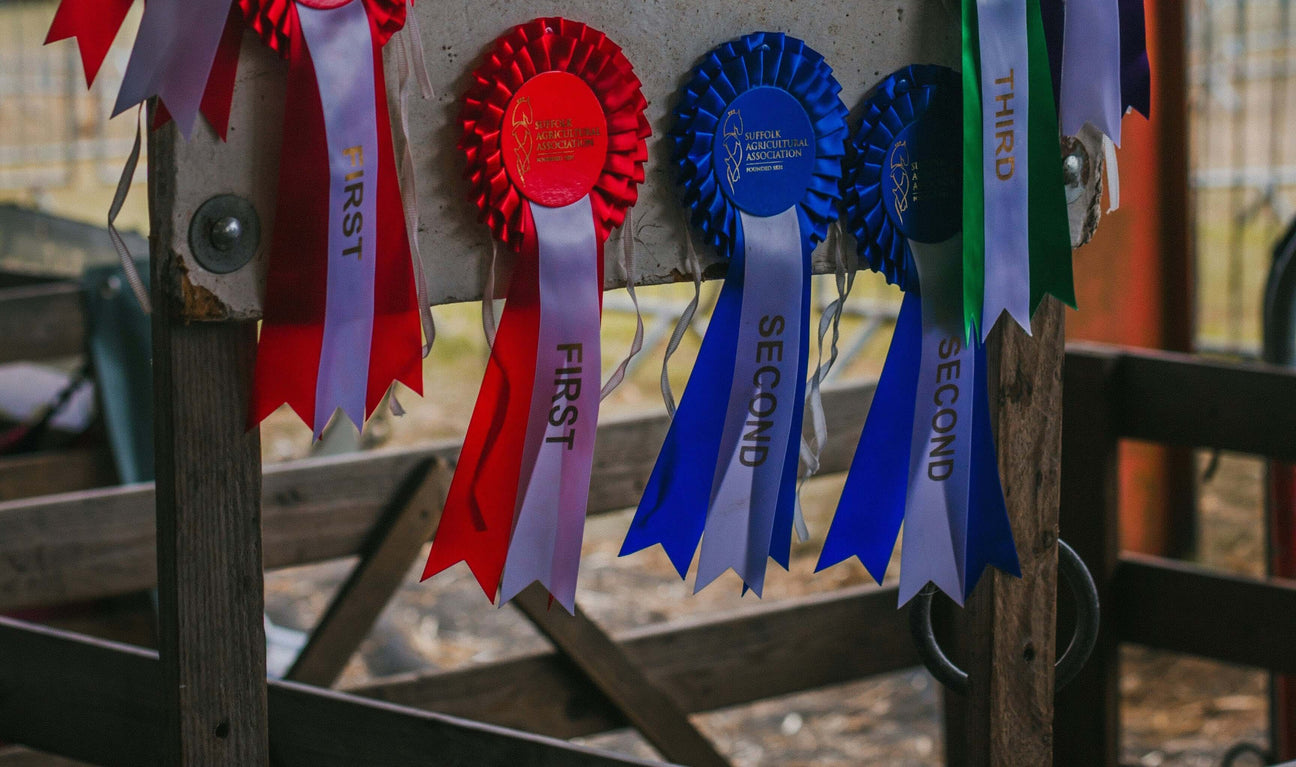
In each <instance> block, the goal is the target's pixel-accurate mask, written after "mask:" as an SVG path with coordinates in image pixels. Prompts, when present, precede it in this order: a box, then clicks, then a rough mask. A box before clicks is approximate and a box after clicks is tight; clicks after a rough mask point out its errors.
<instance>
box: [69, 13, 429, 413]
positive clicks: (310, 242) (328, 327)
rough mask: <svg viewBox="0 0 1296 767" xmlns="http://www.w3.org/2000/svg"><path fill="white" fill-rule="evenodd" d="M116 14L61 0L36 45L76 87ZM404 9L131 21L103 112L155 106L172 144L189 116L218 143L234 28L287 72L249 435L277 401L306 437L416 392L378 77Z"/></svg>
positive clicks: (408, 293) (117, 20)
mask: <svg viewBox="0 0 1296 767" xmlns="http://www.w3.org/2000/svg"><path fill="white" fill-rule="evenodd" d="M130 5H131V2H130V0H63V2H62V3H61V4H60V6H59V8H58V11H57V12H56V14H55V17H54V21H53V24H52V25H51V27H50V33H49V36H48V39H47V42H50V41H53V40H59V39H64V38H67V37H76V38H77V41H78V43H79V45H80V49H81V55H82V61H83V64H84V66H85V71H86V79H87V82H89V81H91V80H93V78H94V76H95V75H96V73H97V72H98V70H99V67H100V65H101V64H102V62H103V58H104V56H105V54H106V52H107V50H108V47H109V46H110V45H111V43H112V39H113V38H114V37H115V36H116V34H117V31H118V29H119V28H120V26H121V24H122V22H123V20H124V18H125V16H126V13H127V11H129V9H130ZM406 11H407V6H406V3H405V0H265V1H264V2H263V1H262V0H236V1H235V0H149V1H148V3H147V4H146V5H145V7H144V13H143V17H142V19H141V21H140V29H139V34H138V36H137V39H136V42H135V46H134V48H133V49H132V50H131V56H130V60H129V62H128V64H127V68H126V73H125V76H124V78H123V82H122V86H121V90H120V92H119V93H118V97H117V103H116V106H115V108H114V114H117V113H120V112H122V111H124V110H126V109H128V108H130V107H132V106H134V105H136V104H138V103H140V102H141V101H143V100H145V99H147V98H149V97H150V96H155V95H156V96H158V97H160V99H161V102H162V104H161V106H160V108H159V109H158V111H157V115H158V117H159V118H160V119H161V120H165V119H168V118H171V119H174V120H175V121H176V123H177V125H178V126H179V128H180V130H181V132H182V133H183V134H184V135H185V136H186V137H187V136H189V135H190V134H191V133H192V130H193V126H194V123H195V121H196V119H197V115H198V113H199V111H201V112H202V113H203V114H205V115H206V116H207V119H208V121H209V122H210V123H211V125H212V127H213V128H214V129H215V130H216V132H217V133H218V134H219V135H221V137H222V138H223V137H224V135H225V132H226V130H227V128H228V124H229V111H230V100H231V98H232V94H233V88H234V79H235V73H236V69H237V64H238V54H239V45H240V43H241V35H240V31H241V29H242V26H243V25H244V24H246V25H247V26H248V27H250V28H251V29H253V30H255V31H256V32H257V33H258V34H259V35H260V37H261V39H262V40H263V41H264V42H265V43H266V44H267V45H268V46H270V48H272V49H273V50H275V51H276V52H278V53H279V54H280V55H281V56H282V57H284V58H286V59H287V60H288V81H287V96H286V102H287V103H286V108H285V110H284V126H283V136H284V138H283V145H282V150H281V152H280V165H279V187H278V198H277V202H276V214H275V227H274V234H273V237H272V240H271V244H270V254H269V267H268V272H267V276H266V293H265V301H264V315H263V317H264V322H263V323H262V329H261V339H260V344H259V347H258V352H257V364H256V374H255V384H254V389H253V392H252V403H251V408H250V412H249V416H250V420H251V422H252V423H253V424H255V423H258V422H260V421H261V419H263V418H264V417H265V416H266V415H268V414H269V413H271V412H272V411H273V410H275V409H276V408H277V407H278V406H279V405H281V404H284V403H287V404H288V405H290V406H291V407H292V408H293V410H294V411H296V412H297V414H298V415H299V416H300V417H301V418H302V419H303V420H305V421H306V422H307V423H308V424H310V425H311V426H312V427H313V430H314V433H315V436H316V437H319V435H320V434H321V432H322V431H323V429H324V427H325V426H326V425H327V424H328V422H329V420H330V419H331V418H332V417H333V415H334V414H335V413H336V412H337V411H338V410H341V411H342V412H343V414H344V415H345V416H346V417H347V418H349V419H350V420H351V421H352V422H353V423H355V424H356V425H357V426H360V425H361V424H363V422H364V419H365V418H366V417H367V416H368V415H369V414H371V413H372V412H373V410H374V408H375V407H376V406H377V404H378V402H379V401H380V400H381V399H382V397H383V395H384V394H385V393H386V392H387V390H388V388H389V387H390V386H391V384H392V383H393V382H395V381H400V382H402V383H404V384H405V385H406V386H408V387H410V388H411V389H413V390H415V391H416V392H418V391H421V389H422V366H421V354H420V351H421V344H420V318H419V309H418V305H417V301H416V299H415V293H416V291H415V283H414V279H415V277H414V265H413V263H412V261H411V256H410V243H409V239H408V236H407V233H406V227H405V213H404V209H403V207H402V203H401V190H400V186H399V182H398V179H397V174H396V165H395V160H394V153H393V150H392V131H391V123H390V119H389V117H388V111H387V90H386V86H385V83H384V79H383V68H382V46H383V45H384V44H385V43H386V42H387V40H388V39H389V38H390V37H391V36H392V35H393V34H394V33H395V32H396V31H397V30H399V29H400V28H401V27H402V26H403V25H404V23H405V14H406ZM119 194H121V193H120V192H119ZM111 216H112V214H110V221H111Z"/></svg>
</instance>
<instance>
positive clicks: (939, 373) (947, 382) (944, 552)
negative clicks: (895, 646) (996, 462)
mask: <svg viewBox="0 0 1296 767" xmlns="http://www.w3.org/2000/svg"><path fill="white" fill-rule="evenodd" d="M909 246H910V249H911V252H912V253H913V257H914V263H915V264H916V265H917V267H918V282H919V285H920V286H921V289H922V354H921V357H920V362H919V367H918V388H917V391H916V392H915V395H914V403H915V404H914V416H913V432H912V437H911V442H910V447H909V486H908V488H907V489H906V492H905V516H904V537H903V539H902V542H901V554H900V561H901V562H903V563H904V564H903V566H902V567H901V568H900V594H899V596H900V604H901V605H903V604H905V603H906V602H908V601H909V600H910V599H912V598H913V597H914V595H916V594H917V593H918V592H919V591H921V590H922V589H923V587H924V586H926V585H927V583H928V582H929V581H930V582H932V583H935V584H936V586H937V587H939V588H940V590H941V591H944V592H945V593H946V594H948V595H949V596H950V598H951V599H953V600H954V601H955V602H957V603H959V604H962V603H963V591H964V590H963V581H964V569H965V568H964V560H965V559H966V552H967V541H966V536H967V517H968V497H969V490H970V487H971V477H972V418H973V407H972V403H973V400H974V397H973V393H974V390H973V386H974V385H975V381H976V380H977V376H976V354H975V351H974V350H973V349H970V348H968V346H967V344H966V343H965V336H964V334H963V311H962V306H963V302H962V300H961V297H962V290H963V281H962V238H961V237H954V238H952V239H950V240H946V241H945V242H942V243H939V244H935V245H930V244H925V243H920V242H914V241H912V240H911V241H910V242H909ZM951 438H952V439H951Z"/></svg>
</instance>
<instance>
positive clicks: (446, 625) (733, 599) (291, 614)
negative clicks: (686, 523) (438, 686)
mask: <svg viewBox="0 0 1296 767" xmlns="http://www.w3.org/2000/svg"><path fill="white" fill-rule="evenodd" d="M871 289H872V288H869V287H865V288H864V290H865V292H867V291H868V290H871ZM437 319H438V323H439V326H440V328H441V335H440V340H439V341H438V348H437V350H436V351H435V352H434V356H433V358H432V359H430V360H429V362H428V380H429V382H435V389H436V391H437V392H438V396H436V397H431V398H424V399H418V398H414V397H402V404H403V405H404V407H405V408H406V410H407V411H408V412H407V414H406V415H405V416H403V417H401V418H390V417H387V418H383V419H382V420H380V422H379V423H377V424H374V425H372V426H371V427H370V428H368V429H366V435H365V439H364V441H365V443H366V444H370V443H381V444H388V445H390V444H410V443H413V442H417V441H420V440H425V439H429V438H433V437H440V436H450V435H453V434H456V433H462V429H463V428H464V427H465V426H466V420H467V416H468V412H469V411H470V406H471V403H472V401H473V399H474V398H475V395H476V386H477V383H478V381H479V379H480V369H481V365H482V363H483V362H484V359H485V345H484V342H482V341H481V333H480V330H479V326H478V325H477V321H478V317H477V314H476V312H475V311H473V310H471V309H469V308H466V307H443V308H440V309H439V310H438V317H437ZM861 328H862V323H860V322H859V321H858V320H851V321H849V322H847V327H846V330H847V333H846V336H847V339H851V338H853V336H852V334H853V333H855V332H858V331H859V330H860V329H861ZM632 329H633V324H632V320H631V319H630V318H629V317H628V316H615V315H611V314H610V315H609V316H608V318H607V319H606V320H605V348H607V349H609V350H615V349H620V348H624V344H625V343H627V342H628V338H629V334H630V333H631V332H632ZM888 336H889V330H887V329H884V330H883V331H882V332H881V333H880V334H879V338H877V339H875V340H873V341H870V342H869V343H868V344H866V347H869V348H871V347H874V346H878V347H884V346H885V344H886V342H887V338H888ZM696 346H697V343H696V339H695V338H691V339H690V340H688V341H686V343H685V346H684V347H683V348H682V350H681V352H680V354H679V357H678V363H677V364H676V363H673V364H672V367H673V368H674V369H675V371H676V372H677V375H678V378H679V379H680V380H678V381H677V383H676V391H677V392H678V391H679V390H680V389H681V388H682V386H683V384H684V380H683V379H684V376H685V375H686V374H687V371H688V370H689V369H690V367H691V364H692V357H693V355H695V354H696ZM880 350H881V349H880V348H879V349H876V350H869V351H866V352H865V353H864V354H863V355H861V357H860V358H859V359H857V360H855V361H853V362H852V364H851V365H850V369H849V371H848V373H849V374H850V375H852V376H858V375H868V374H870V373H875V372H876V367H877V361H878V359H879V358H880ZM648 354H649V355H650V358H651V360H650V362H649V363H647V364H645V365H643V366H642V367H640V368H639V369H638V370H637V371H636V372H635V373H634V374H633V375H632V376H631V378H630V381H629V384H628V385H627V386H626V387H625V388H624V389H623V390H622V391H620V392H618V394H617V395H616V396H615V398H614V399H613V400H610V401H609V402H610V404H609V405H608V407H607V409H606V410H605V412H614V413H627V412H643V411H644V410H645V409H651V408H660V407H661V404H660V401H659V399H658V396H659V395H657V393H656V379H657V375H658V371H659V368H658V367H657V366H658V364H659V361H660V356H661V355H660V350H654V351H651V352H648ZM607 356H608V357H609V358H610V357H612V356H614V352H612V351H609V352H608V355H607ZM606 363H607V365H608V366H610V365H611V364H613V363H612V362H611V360H610V359H609V360H606ZM263 434H264V440H263V443H264V449H265V452H266V454H267V459H268V460H276V459H285V458H291V457H297V456H299V455H300V454H302V453H303V452H304V448H305V446H306V445H308V444H309V437H308V435H306V433H305V429H304V427H301V426H300V425H299V424H296V423H294V422H293V420H292V418H291V416H290V415H288V414H284V413H281V414H279V417H277V418H276V419H274V420H272V421H271V422H268V423H267V425H266V427H265V429H264V431H263ZM1209 460H1210V457H1209V456H1205V455H1203V456H1202V457H1201V462H1202V470H1203V473H1205V469H1206V466H1207V464H1208V463H1209ZM1261 471H1262V468H1261V464H1260V463H1258V462H1256V461H1254V460H1251V459H1247V458H1243V457H1239V456H1231V455H1225V456H1222V457H1221V459H1220V461H1219V466H1218V468H1217V470H1215V471H1214V472H1213V473H1212V474H1210V479H1209V481H1203V482H1202V484H1201V493H1200V497H1201V509H1202V514H1201V530H1200V552H1201V554H1200V556H1199V559H1200V561H1201V562H1203V563H1204V564H1207V565H1209V566H1212V567H1218V568H1221V569H1225V570H1230V571H1234V572H1245V573H1257V572H1259V570H1260V567H1261V561H1262V559H1261V545H1262V544H1261V537H1260V533H1261V529H1262V527H1261V511H1260V510H1261V499H1262V497H1263V496H1262V492H1261V478H1262V474H1261ZM842 479H843V478H842V477H840V476H837V477H828V478H823V479H816V480H812V481H811V482H809V483H807V485H806V487H805V491H804V495H803V505H804V508H805V510H806V514H807V521H808V523H809V526H810V528H811V531H812V539H811V540H810V541H809V542H807V543H805V544H799V545H797V546H795V547H794V551H793V562H792V570H791V572H790V573H785V572H783V571H782V570H779V569H777V568H775V569H772V570H771V571H770V577H769V582H768V584H767V590H766V595H765V601H767V602H769V601H777V600H781V599H790V598H793V597H796V596H800V595H804V594H809V593H813V592H819V591H828V590H832V589H837V588H842V587H845V586H849V585H856V584H861V583H865V582H867V580H868V576H867V574H866V573H865V572H864V571H863V569H862V568H861V567H860V566H859V565H858V564H857V563H854V562H851V563H849V564H843V565H839V566H837V567H834V568H832V569H830V570H828V571H825V572H823V573H819V574H813V573H812V571H813V566H814V561H815V558H816V557H817V556H818V551H819V547H820V545H821V544H822V535H823V533H824V531H825V530H826V529H827V526H828V523H829V521H830V519H831V514H832V510H833V506H834V505H835V502H836V499H837V497H838V494H839V492H840V489H841V482H842ZM628 523H629V512H628V511H626V512H621V513H618V514H612V515H608V516H603V517H597V518H593V519H591V520H590V523H589V525H588V527H587V530H586V537H585V545H584V550H583V557H582V570H581V582H580V590H579V593H578V601H579V602H580V604H581V606H582V607H583V608H584V609H585V610H586V611H587V612H588V613H589V614H590V615H591V616H592V617H593V618H594V619H595V620H597V621H598V622H599V623H600V624H601V625H603V626H604V627H605V628H607V629H608V630H610V631H613V632H616V631H620V630H625V629H630V628H633V627H638V626H642V625H645V624H650V623H656V622H661V621H666V620H672V619H676V618H680V617H683V616H686V615H689V614H694V613H701V612H712V611H718V610H727V609H733V608H735V607H737V606H739V605H740V603H741V602H742V601H743V599H744V598H743V597H740V596H739V584H738V583H737V581H736V579H732V578H731V579H729V580H725V579H722V580H721V581H719V582H717V583H716V584H713V585H712V586H710V587H708V588H707V589H705V590H704V591H703V592H702V593H700V594H697V595H693V594H692V593H691V592H692V584H691V581H690V582H688V583H685V582H681V581H680V580H679V578H678V577H677V576H676V575H675V573H674V571H673V569H672V568H671V567H670V565H669V563H668V562H667V561H666V559H665V557H664V555H662V554H661V552H660V551H659V550H656V549H654V550H652V551H647V552H641V553H639V554H636V555H633V556H630V557H625V558H620V557H617V556H616V554H617V550H618V548H619V546H620V543H621V538H622V536H623V535H624V531H625V528H626V526H627V524H628ZM816 534H817V535H816ZM351 565H352V561H350V560H346V561H339V562H331V563H325V564H321V565H315V566H310V567H304V568H296V569H292V570H284V571H279V572H275V573H272V574H270V575H269V576H268V578H267V584H266V588H267V594H266V596H267V611H268V613H269V615H270V617H271V619H272V620H273V621H274V622H275V623H277V624H279V625H282V626H285V627H289V628H297V629H303V630H305V629H309V627H310V626H311V625H313V623H314V622H315V621H316V620H317V619H318V617H319V615H320V614H321V613H322V611H323V609H324V607H325V605H326V604H327V602H328V600H329V599H330V598H331V596H332V593H333V591H334V589H335V588H336V587H337V585H338V584H339V583H340V582H341V581H342V579H343V578H345V576H346V574H347V572H348V571H349V568H350V567H351ZM421 569H422V563H421V561H420V562H418V563H416V565H415V566H414V567H413V568H412V569H411V571H410V573H409V577H408V578H407V580H406V582H405V584H404V586H403V587H402V589H401V590H400V592H399V593H398V595H397V597H396V598H395V599H394V600H393V601H392V603H391V604H390V605H389V606H388V608H387V610H386V611H385V612H384V613H383V615H382V618H381V619H380V621H379V624H378V626H377V627H376V629H375V631H374V632H373V634H372V635H371V636H370V637H369V638H368V639H367V640H366V641H365V643H364V646H363V648H362V650H361V652H360V653H358V654H357V655H356V656H355V657H354V658H353V659H352V662H351V664H350V665H349V666H348V668H347V669H346V671H345V672H344V675H343V678H342V680H341V685H342V686H343V687H349V686H357V685H361V684H365V683H368V682H371V681H373V680H375V679H378V678H381V677H384V676H388V675H393V674H400V673H405V672H409V671H415V670H427V669H453V668H462V667H465V666H468V665H471V664H478V663H485V662H490V661H494V660H499V659H502V658H506V657H509V656H512V655H516V654H520V653H524V652H528V651H532V650H536V649H540V648H543V647H544V646H545V640H544V639H542V638H541V637H540V636H539V635H537V634H536V632H535V631H534V630H533V629H532V628H531V627H530V625H529V624H528V623H527V622H526V620H525V619H524V618H522V617H521V615H520V614H519V613H517V612H516V611H514V610H512V609H511V608H507V607H506V608H504V609H497V608H495V607H492V606H491V605H490V603H489V602H488V601H487V600H486V598H485V596H484V595H483V594H482V593H481V592H480V590H479V589H478V588H477V586H476V584H475V582H474V581H473V579H472V577H471V575H469V573H468V571H467V570H466V569H465V568H464V567H463V566H462V565H460V566H459V567H458V568H455V569H452V570H450V571H447V572H445V573H442V574H441V575H438V576H436V577H435V578H434V579H432V580H430V581H429V582H427V583H422V584H420V583H419V582H418V576H419V575H420V573H421ZM894 575H895V570H894V562H893V568H892V573H891V577H894ZM730 576H732V574H730ZM628 595H633V597H634V598H633V599H628V598H627V596H628ZM745 599H746V600H749V601H750V600H751V599H753V597H751V596H748V597H746V598H745ZM843 630H846V629H845V628H843ZM861 651H867V648H861ZM1122 672H1123V673H1122V693H1123V710H1122V722H1123V728H1124V743H1123V760H1124V761H1125V762H1126V763H1128V764H1139V765H1144V766H1146V767H1159V766H1161V767H1171V766H1174V767H1206V766H1207V765H1215V764H1218V763H1219V759H1220V756H1221V755H1222V754H1223V752H1224V751H1225V750H1227V749H1228V748H1229V747H1230V746H1232V745H1233V744H1235V743H1237V742H1239V741H1243V740H1247V741H1251V742H1255V743H1258V744H1260V745H1264V744H1265V742H1266V737H1267V736H1266V727H1265V717H1266V705H1267V704H1266V699H1265V678H1264V676H1263V675H1262V674H1259V673H1256V672H1254V671H1251V670H1247V669H1241V668H1235V667H1230V666H1225V665H1221V664H1217V663H1212V662H1208V661H1204V660H1200V659H1196V658H1188V657H1181V656H1172V655H1168V654H1164V653H1157V652H1152V651H1148V650H1144V649H1140V648H1134V647H1129V648H1126V649H1125V650H1124V651H1123V655H1122ZM940 716H941V714H940V697H939V691H938V686H937V685H936V683H935V682H934V681H933V680H932V678H931V677H930V676H928V675H927V673H926V672H925V671H918V670H914V671H909V672H903V673H898V674H892V675H887V676H884V677H878V678H874V679H870V680H866V681H862V682H857V683H852V684H847V685H841V686H838V687H833V688H829V689H824V690H819V691H815V692H811V693H804V694H798V695H792V696H787V697H783V698H778V699H774V700H768V701H763V702H760V703H757V704H754V705H748V706H740V707H736V708H732V709H727V710H722V711H717V712H712V713H708V714H703V715H698V716H695V717H694V718H695V721H697V722H698V724H699V726H700V727H702V728H703V729H704V731H705V732H706V733H707V734H708V735H710V736H711V737H712V738H713V739H714V740H715V742H716V743H717V744H718V745H719V747H720V748H721V749H722V750H723V751H724V753H726V754H727V755H728V756H729V757H731V758H732V760H733V762H734V764H735V765H737V766H738V767H758V766H761V767H764V766H766V765H770V766H772V765H779V766H780V767H784V766H786V767H794V766H796V765H806V766H809V765H815V766H816V767H818V766H824V767H828V766H831V765H858V764H885V765H913V766H915V767H917V766H918V765H938V764H941V763H942V762H943V758H942V755H943V743H942V733H941V722H940ZM586 742H589V743H592V744H596V745H599V746H601V747H605V748H609V749H612V750H616V751H623V752H626V753H632V754H638V755H643V756H652V755H653V752H652V750H651V748H650V747H649V746H648V745H647V744H646V743H644V742H643V740H642V739H641V738H640V737H639V736H638V735H637V734H635V733H633V732H617V733H610V734H605V735H600V736H597V737H593V738H588V739H586ZM1238 764H1239V767H1244V766H1245V765H1246V762H1245V761H1240V762H1239V763H1238Z"/></svg>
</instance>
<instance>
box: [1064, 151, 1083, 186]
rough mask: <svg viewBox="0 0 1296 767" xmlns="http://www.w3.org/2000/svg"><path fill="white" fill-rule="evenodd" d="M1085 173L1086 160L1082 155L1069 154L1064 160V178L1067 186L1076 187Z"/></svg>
mask: <svg viewBox="0 0 1296 767" xmlns="http://www.w3.org/2000/svg"><path fill="white" fill-rule="evenodd" d="M1083 172H1084V160H1082V159H1081V158H1080V155H1075V154H1069V155H1067V156H1066V157H1065V158H1063V160H1062V178H1063V179H1064V180H1065V181H1066V185H1067V186H1076V185H1078V184H1079V183H1080V176H1081V174H1082V173H1083Z"/></svg>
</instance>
